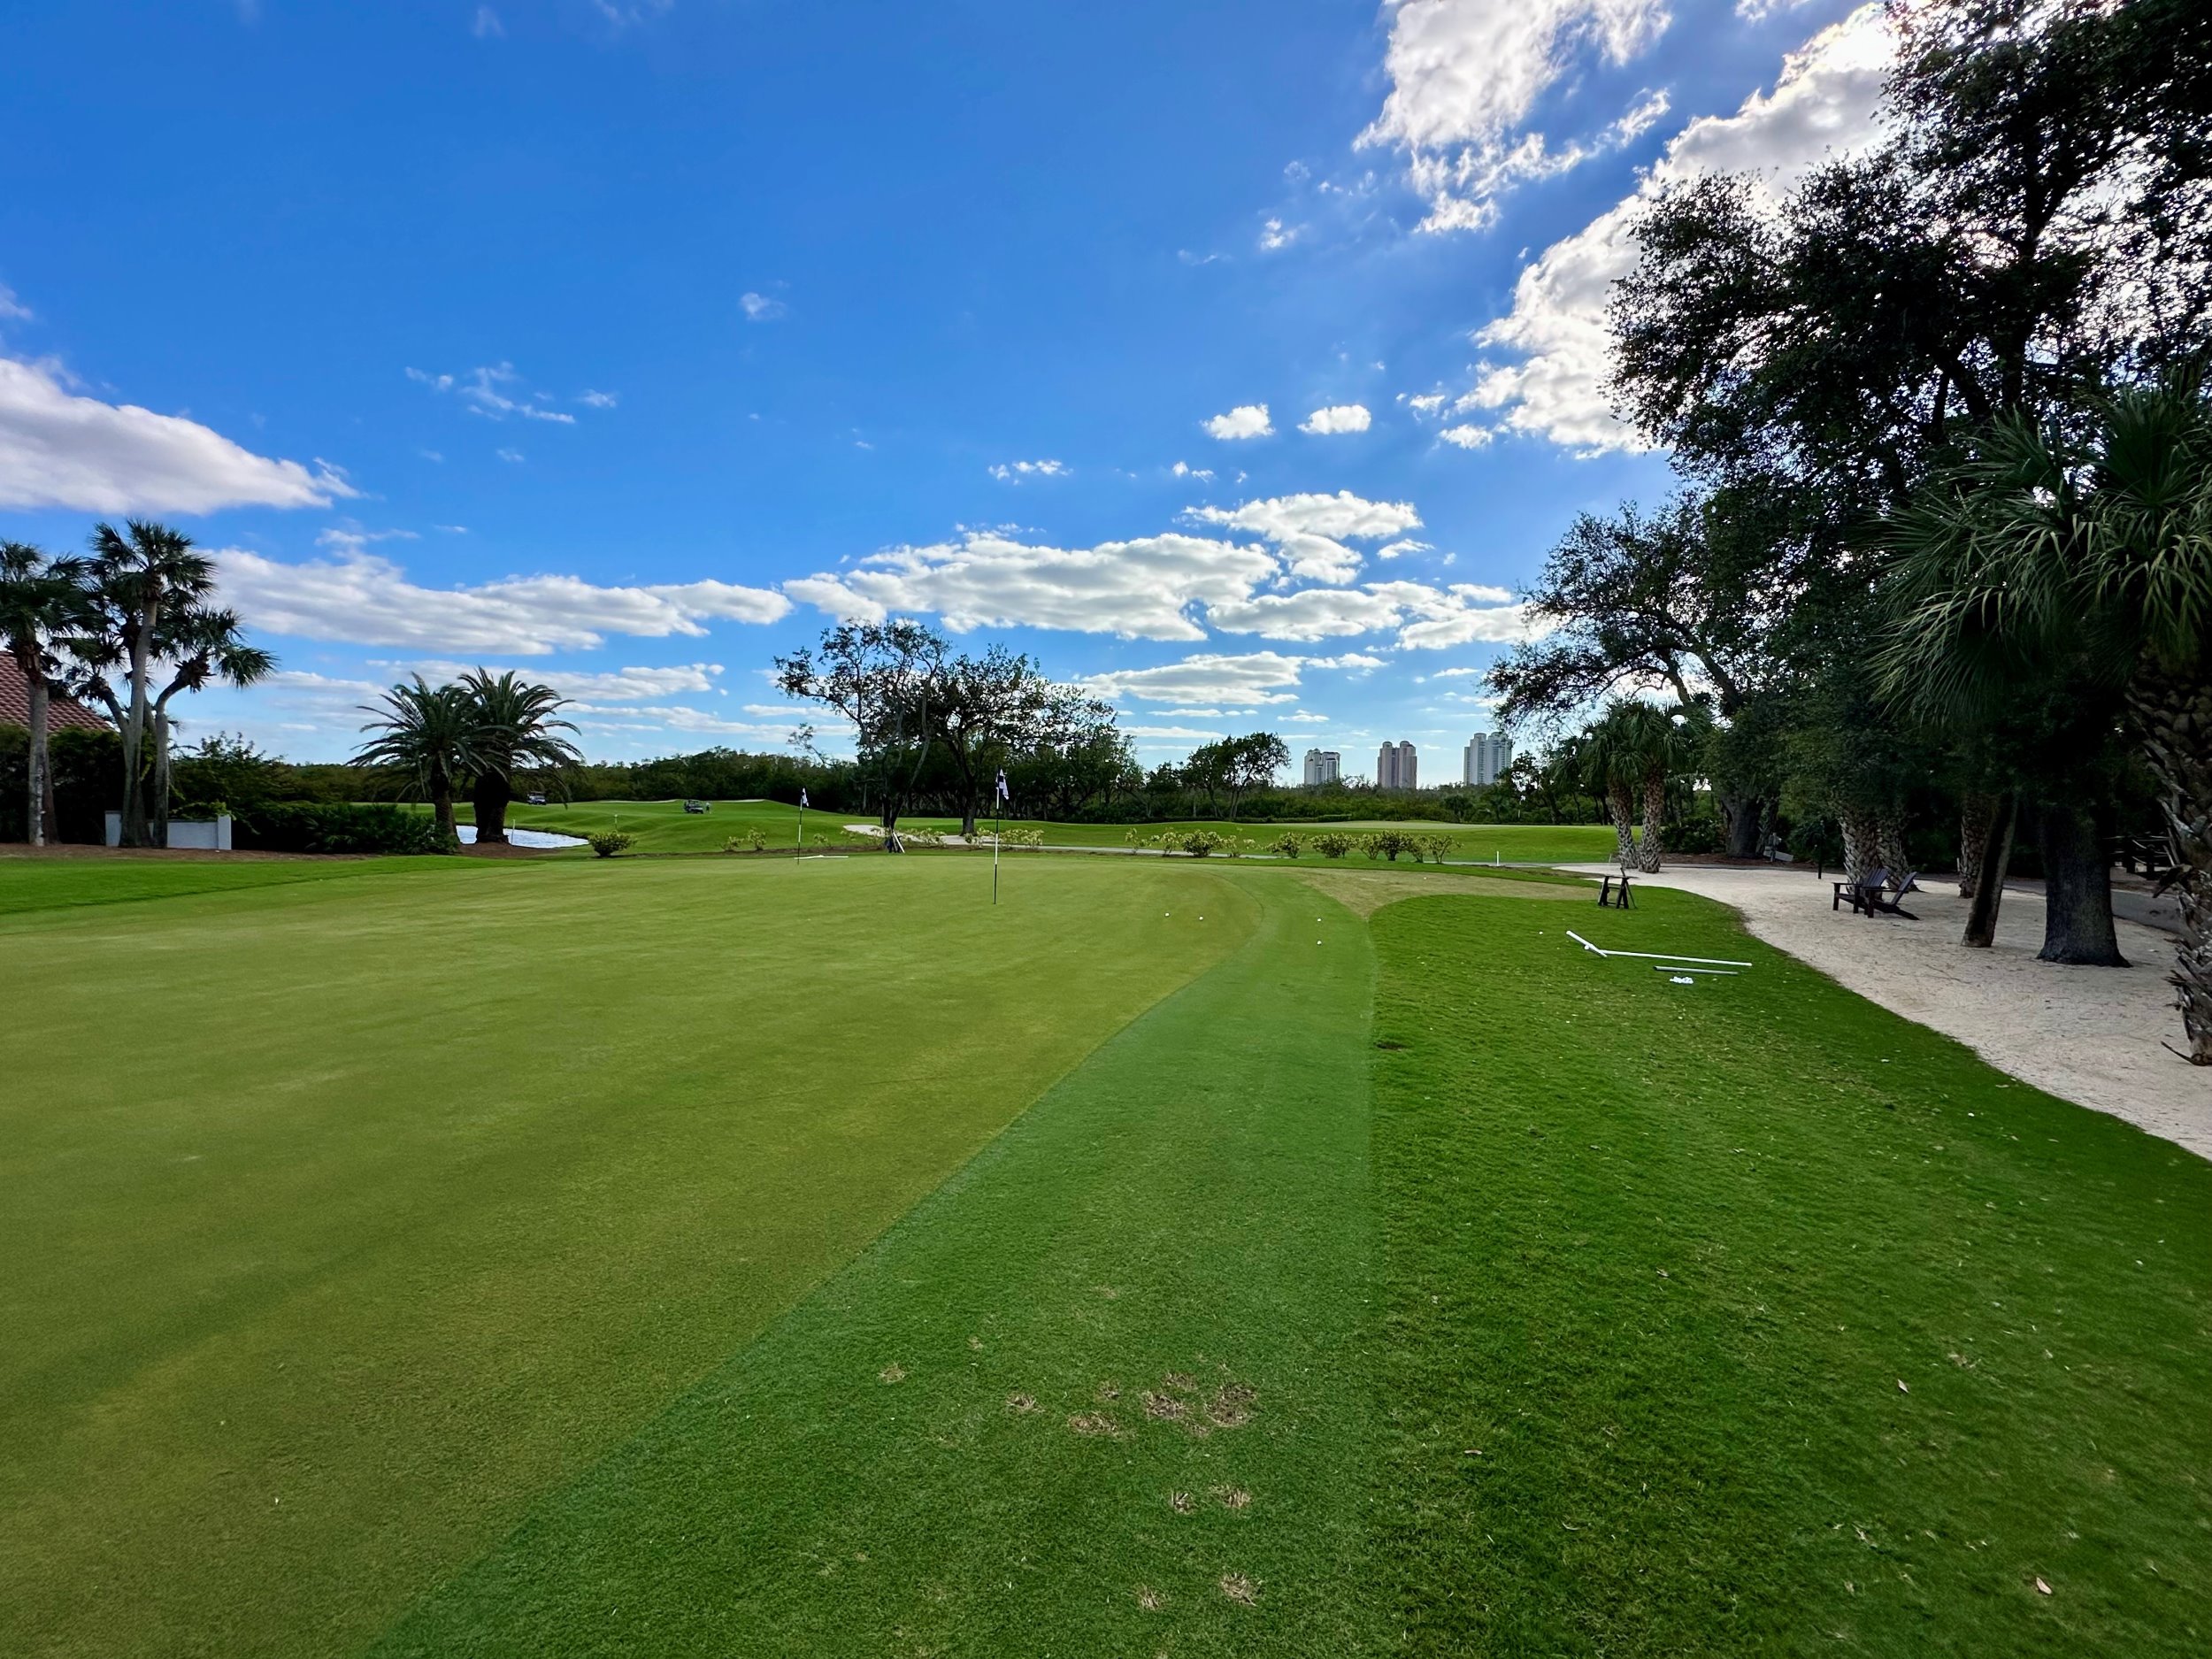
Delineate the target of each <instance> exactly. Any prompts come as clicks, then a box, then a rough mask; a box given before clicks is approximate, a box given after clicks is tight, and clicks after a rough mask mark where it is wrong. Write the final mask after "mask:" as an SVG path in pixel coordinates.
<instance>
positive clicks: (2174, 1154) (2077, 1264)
mask: <svg viewBox="0 0 2212 1659" xmlns="http://www.w3.org/2000/svg"><path fill="white" fill-rule="evenodd" d="M1583 917H1587V918H1589V919H1588V920H1583V919H1580V918H1583ZM1564 926H1574V927H1576V928H1577V929H1578V931H1581V932H1583V933H1586V935H1587V936H1588V937H1589V938H1591V939H1593V940H1594V941H1596V942H1598V943H1599V944H1601V945H1603V946H1606V947H1608V948H1610V949H1625V950H1677V951H1688V952H1691V953H1693V954H1694V955H1696V956H1722V957H1740V958H1748V959H1750V960H1751V961H1752V962H1753V963H1754V964H1755V966H1754V967H1753V968H1751V969H1750V970H1749V971H1747V972H1744V973H1742V974H1740V975H1739V976H1738V977H1736V978H1733V979H1725V980H1703V981H1701V982H1700V983H1698V984H1696V985H1693V986H1680V985H1675V984H1672V983H1671V982H1670V981H1669V979H1668V978H1667V976H1665V975H1662V974H1655V973H1653V972H1650V971H1649V969H1650V964H1648V963H1647V962H1643V961H1637V960H1633V959H1626V960H1616V961H1611V962H1608V961H1605V960H1602V959H1601V958H1599V957H1596V956H1590V955H1587V954H1586V953H1585V952H1584V951H1583V950H1582V949H1579V948H1578V947H1577V946H1575V945H1573V944H1572V943H1571V941H1568V940H1566V939H1565V937H1564V936H1563V933H1562V931H1561V930H1562V928H1563V927H1564ZM1374 929H1375V935H1376V949H1377V952H1378V955H1379V959H1380V982H1379V989H1378V992H1377V1000H1376V1022H1375V1024H1376V1035H1377V1041H1378V1042H1379V1044H1380V1045H1382V1047H1383V1049H1384V1051H1383V1052H1382V1053H1380V1054H1379V1056H1378V1071H1377V1079H1376V1130H1375V1148H1376V1152H1375V1168H1376V1183H1377V1188H1378V1193H1379V1198H1378V1206H1379V1210H1380V1212H1381V1214H1382V1216H1383V1217H1384V1218H1385V1219H1384V1225H1383V1240H1384V1242H1383V1246H1382V1250H1381V1263H1382V1270H1381V1274H1380V1278H1381V1281H1382V1286H1383V1290H1382V1298H1383V1304H1384V1307H1385V1310H1386V1319H1385V1326H1384V1329H1385V1332H1386V1341H1385V1342H1384V1343H1383V1345H1382V1347H1381V1349H1380V1361H1381V1363H1380V1365H1379V1373H1380V1375H1381V1377H1382V1379H1384V1382H1385V1384H1386V1392H1387V1398H1388V1401H1389V1412H1388V1417H1389V1422H1390V1424H1391V1428H1392V1433H1391V1436H1390V1439H1389V1441H1388V1448H1387V1455H1386V1457H1385V1458H1384V1459H1383V1460H1382V1461H1381V1463H1380V1466H1379V1475H1378V1481H1379V1497H1380V1500H1381V1506H1380V1509H1379V1513H1381V1514H1382V1515H1383V1516H1385V1517H1387V1524H1386V1545H1387V1551H1386V1556H1387V1559H1388V1560H1389V1562H1390V1563H1391V1566H1392V1571H1393V1576H1394V1589H1395V1595H1396V1599H1397V1601H1398V1603H1399V1606H1400V1607H1401V1609H1402V1613H1403V1622H1404V1624H1405V1625H1406V1627H1407V1629H1408V1631H1409V1639H1410V1640H1409V1651H1411V1652H1413V1653H1416V1654H1422V1655H1461V1654H1498V1655H1507V1654H1570V1653H1571V1654H1609V1655H1645V1654H1648V1655H1680V1654H1750V1653H1757V1654H1770V1653H1771V1654H1811V1653H1842V1654H1881V1655H1898V1656H1899V1659H1906V1656H1907V1655H1930V1654H1955V1655H1968V1654H1972V1655H2017V1654H2048V1655H2087V1654H2111V1655H2176V1659H2179V1656H2180V1655H2203V1654H2206V1653H2208V1652H2212V1401H2208V1395H2207V1392H2206V1379H2208V1377H2212V1164H2206V1163H2205V1162H2204V1160H2202V1159H2200V1158H2198V1157H2195V1156H2192V1155H2191V1154H2189V1153H2187V1152H2185V1151H2183V1150H2182V1149H2180V1148H2177V1147H2175V1146H2172V1145H2170V1144H2169V1143H2167V1142H2165V1141H2156V1140H2154V1139H2152V1138H2150V1137H2149V1136H2147V1135H2145V1134H2143V1133H2139V1131H2137V1130H2136V1129H2134V1128H2133V1127H2131V1126H2130V1125H2126V1124H2124V1123H2121V1122H2119V1121H2118V1120H2116V1119H2115V1118H2108V1117H2106V1116H2104V1115H2102V1114H2101V1113H2097V1112H2092V1111H2087V1110H2083V1109H2081V1108H2079V1107H2076V1106H2071V1105H2069V1104H2067V1103H2065V1102H2061V1101H2056V1100H2054V1099H2052V1098H2051V1097H2050V1096H2048V1095H2046V1094H2039V1093H2038V1092H2037V1091H2035V1090H2033V1089H2032V1088H2030V1087H2027V1086H2026V1085H2024V1084H2021V1083H2018V1082H2016V1081H2015V1080H2014V1079H2009V1078H2008V1077H2006V1076H2005V1075H2004V1074H2002V1073H2001V1072H1999V1071H1993V1069H1991V1068H1990V1067H1989V1066H1987V1065H1985V1064H1983V1063H1982V1062H1981V1061H1979V1060H1978V1059H1977V1058H1976V1057H1975V1056H1973V1055H1972V1054H1971V1053H1970V1052H1969V1051H1968V1050H1967V1049H1965V1048H1962V1047H1961V1046H1959V1045H1958V1044H1956V1043H1954V1042H1952V1041H1949V1040H1947V1039H1946V1038H1943V1037H1939V1036H1938V1035H1936V1034H1935V1033H1932V1032H1930V1031H1928V1030H1927V1029H1925V1028H1924V1027H1923V1026H1918V1025H1911V1024H1909V1023H1908V1022H1906V1021H1904V1020H1902V1019H1900V1018H1896V1017H1894V1016H1893V1015H1891V1014H1889V1013H1886V1012H1885V1011H1884V1010H1881V1009H1879V1008H1877V1007H1875V1006H1874V1005H1873V1004H1871V1003H1870V1002H1865V1001H1863V1000H1862V999H1861V998H1859V997H1857V996H1855V995H1852V994H1850V993H1849V992H1847V991H1845V990H1843V989H1841V988H1840V987H1837V986H1836V985H1834V984H1832V982H1830V981H1829V980H1827V979H1823V978H1822V977H1821V976H1820V975H1818V974H1816V973H1815V972H1812V971H1811V970H1810V969H1809V968H1807V967H1805V966H1803V965H1802V964H1799V963H1797V962H1794V961H1793V960H1791V959H1790V958H1789V957H1786V956H1782V955H1780V954H1779V953H1778V952H1777V951H1775V950H1773V949H1770V948H1769V947H1767V946H1765V945H1763V944H1761V943H1759V942H1758V941H1755V940H1751V939H1749V938H1747V937H1746V936H1745V934H1744V933H1742V932H1741V930H1740V927H1739V926H1737V924H1736V922H1735V918H1734V917H1733V916H1732V913H1730V912H1728V911H1725V910H1722V909H1721V908H1720V907H1719V906H1717V905H1714V904H1711V903H1709V902H1705V901H1703V900H1701V899H1695V898H1692V897H1689V896H1688V895H1681V894H1675V893H1669V892H1665V891H1663V890H1654V891H1652V892H1650V893H1648V894H1647V895H1640V908H1639V909H1637V910H1630V911H1627V912H1601V911H1598V910H1595V909H1594V908H1593V909H1589V910H1564V907H1561V906H1555V905H1544V904H1531V903H1517V902H1512V901H1509V900H1472V899H1464V898H1437V899H1425V900H1417V901H1415V902H1410V903H1404V904H1399V905H1394V906H1393V907H1391V908H1389V909H1386V910H1381V911H1379V913H1378V914H1377V915H1376V917H1375V920H1374ZM2057 972H2081V973H2093V972H2097V970H2094V969H2070V970H2061V971H2057ZM2176 1064H2179V1062H2176ZM2039 1581H2040V1584H2039Z"/></svg>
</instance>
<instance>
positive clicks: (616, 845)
mask: <svg viewBox="0 0 2212 1659" xmlns="http://www.w3.org/2000/svg"><path fill="white" fill-rule="evenodd" d="M587 839H588V840H589V841H590V842H591V849H592V851H594V852H595V853H597V854H598V855H599V856H601V857H602V858H611V857H613V856H615V855H616V854H617V853H626V852H628V851H629V850H630V849H631V848H632V847H633V846H634V845H635V844H636V841H637V837H636V836H634V835H632V834H630V833H627V832H626V831H624V830H606V831H603V832H602V833H599V834H597V835H593V836H589V837H588V838H587Z"/></svg>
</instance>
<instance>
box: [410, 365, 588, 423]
mask: <svg viewBox="0 0 2212 1659" xmlns="http://www.w3.org/2000/svg"><path fill="white" fill-rule="evenodd" d="M407 378H408V379H409V380H414V381H416V382H418V383H419V384H420V385H423V386H427V387H428V388H430V389H431V390H432V391H434V392H440V393H450V394H452V395H453V396H456V397H457V398H459V399H460V400H461V403H462V406H463V407H464V408H465V409H466V410H467V411H469V413H471V414H472V415H481V416H483V417H484V418H485V419H488V420H505V419H508V418H509V417H514V418H515V419H521V420H549V421H551V422H553V423H554V424H555V425H556V426H574V425H575V424H576V417H575V416H573V415H572V414H570V413H569V412H568V411H566V410H562V409H554V408H551V407H549V404H550V403H551V402H552V397H551V395H550V394H549V393H546V392H532V391H528V390H526V389H525V388H524V386H523V383H522V376H521V375H520V374H518V373H516V372H515V365H513V364H511V363H493V364H488V365H485V366H483V367H480V368H474V369H471V370H470V371H469V372H468V373H466V374H462V375H452V374H431V373H426V371H424V370H421V369H416V368H411V369H409V370H408V371H407ZM603 396H605V394H604V393H592V394H589V395H588V396H586V397H585V398H584V400H583V401H584V402H586V403H590V402H591V401H592V399H593V398H594V397H603ZM613 402H614V400H613V399H612V398H611V397H610V398H607V403H608V404H611V403H613Z"/></svg>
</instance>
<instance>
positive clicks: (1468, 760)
mask: <svg viewBox="0 0 2212 1659" xmlns="http://www.w3.org/2000/svg"><path fill="white" fill-rule="evenodd" d="M1512 769H1513V743H1512V740H1511V739H1509V738H1508V737H1506V736H1505V735H1504V734H1503V733H1497V734H1495V735H1494V734H1492V733H1488V732H1478V733H1475V735H1474V737H1473V738H1472V739H1471V740H1470V741H1469V742H1468V745H1467V747H1466V749H1465V750H1464V751H1463V764H1462V765H1461V768H1460V779H1459V780H1460V781H1461V782H1462V783H1464V784H1471V785H1474V786H1477V787H1480V786H1482V785H1485V784H1493V783H1495V782H1497V781H1498V780H1500V779H1501V778H1503V777H1504V776H1505V775H1506V773H1507V772H1510V771H1511V770H1512Z"/></svg>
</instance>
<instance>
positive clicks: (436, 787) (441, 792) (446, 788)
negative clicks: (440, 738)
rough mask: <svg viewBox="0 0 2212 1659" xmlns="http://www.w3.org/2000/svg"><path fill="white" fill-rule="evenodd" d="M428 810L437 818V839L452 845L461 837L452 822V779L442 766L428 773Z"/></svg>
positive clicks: (447, 845) (448, 845) (449, 845)
mask: <svg viewBox="0 0 2212 1659" xmlns="http://www.w3.org/2000/svg"><path fill="white" fill-rule="evenodd" d="M430 811H431V816H432V817H433V818H435V819H436V820H437V825H438V839H439V840H440V841H442V842H443V843H444V845H445V846H446V847H448V848H450V847H452V846H453V845H454V844H455V843H456V842H457V841H459V840H460V839H461V837H460V835H459V834H458V833H457V832H456V830H455V828H454V822H453V780H452V779H451V778H450V777H449V776H448V775H447V774H446V772H444V770H443V769H442V768H441V769H440V770H438V771H436V772H432V773H431V774H430Z"/></svg>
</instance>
